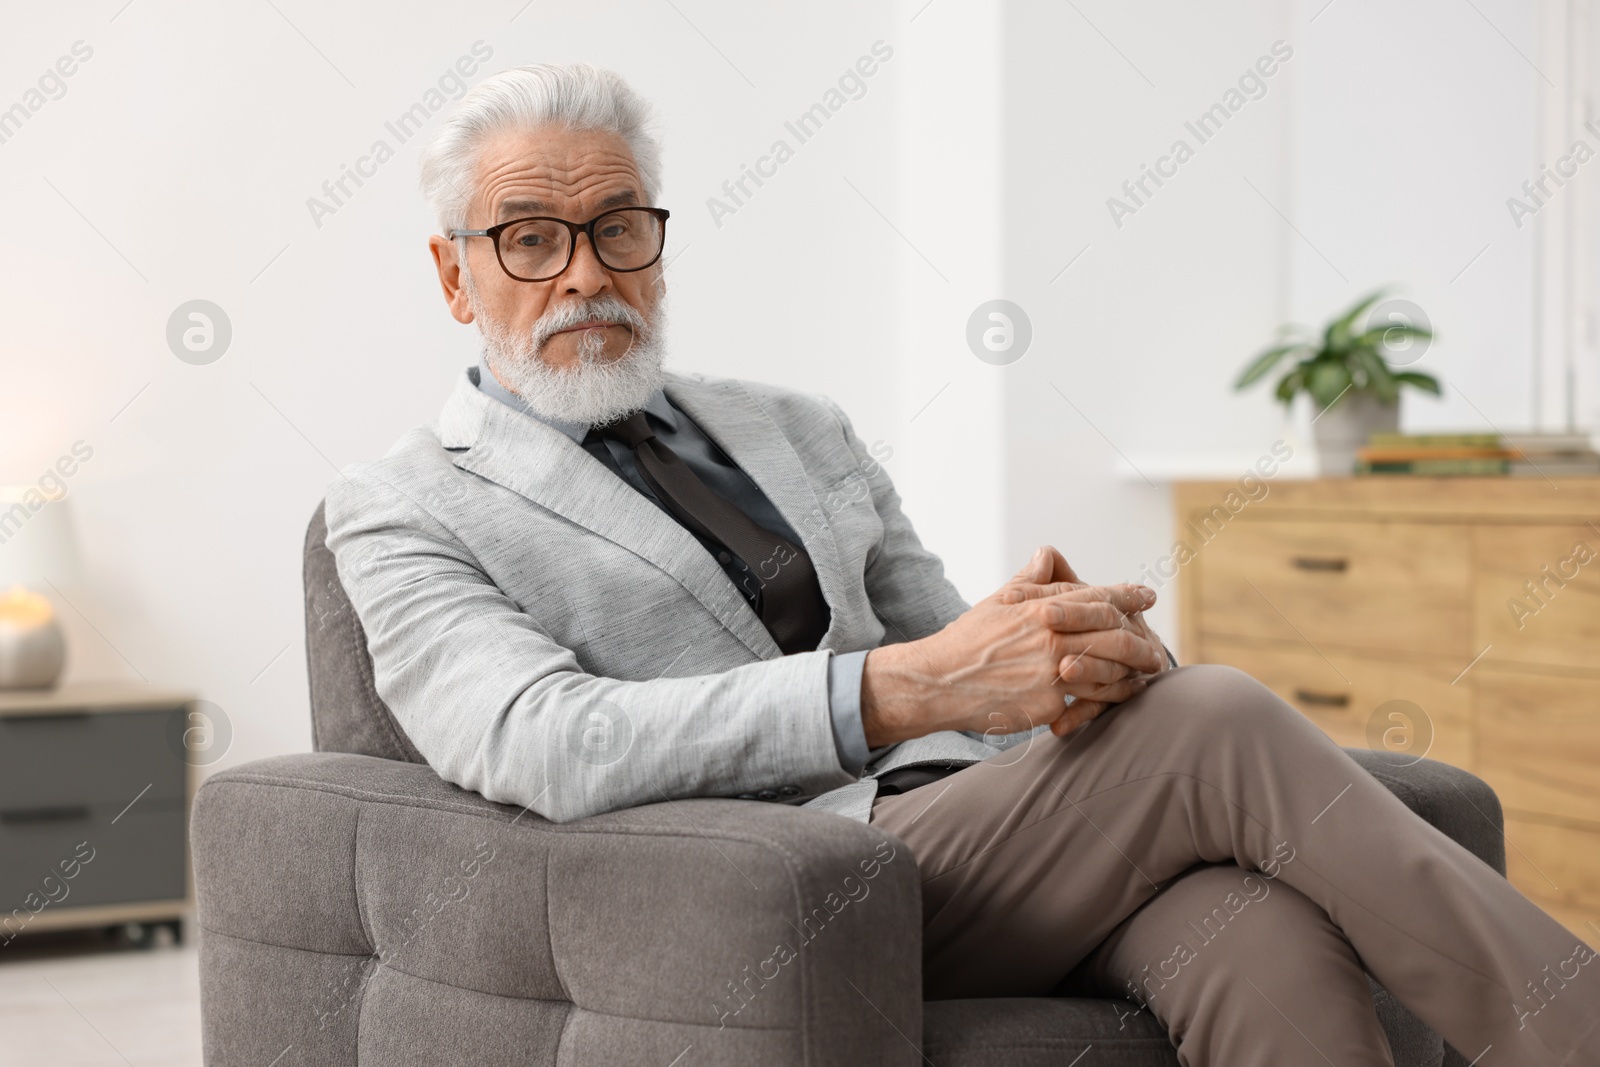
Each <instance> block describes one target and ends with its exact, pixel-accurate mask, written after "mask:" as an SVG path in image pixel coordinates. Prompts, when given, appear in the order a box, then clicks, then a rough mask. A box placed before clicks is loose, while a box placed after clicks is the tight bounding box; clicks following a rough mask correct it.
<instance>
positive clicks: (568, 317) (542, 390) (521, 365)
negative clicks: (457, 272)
mask: <svg viewBox="0 0 1600 1067" xmlns="http://www.w3.org/2000/svg"><path fill="white" fill-rule="evenodd" d="M464 277H465V279H466V280H465V288H466V293H467V302H468V304H469V306H471V308H472V310H473V314H474V316H475V318H476V320H477V322H478V329H479V330H480V331H481V332H482V334H483V340H484V361H485V362H487V363H488V364H489V369H490V370H492V371H493V372H494V374H495V376H496V377H497V378H499V379H500V382H501V384H503V385H504V386H505V387H506V388H507V389H510V390H511V391H512V392H513V393H516V394H517V395H518V396H519V397H521V398H522V401H523V403H525V404H527V405H528V407H529V408H531V409H532V410H533V411H535V412H537V413H538V414H540V415H543V416H545V417H546V418H552V419H561V420H564V421H567V422H576V423H588V424H590V425H600V424H603V423H607V422H612V421H614V420H616V419H620V418H622V417H623V416H625V415H630V414H632V413H633V412H635V411H638V410H639V409H641V408H643V407H644V405H645V403H646V402H647V401H648V400H649V399H650V395H651V394H652V393H654V392H655V391H656V390H657V389H659V388H661V383H662V380H663V378H664V375H663V373H662V365H663V364H664V363H665V361H666V345H665V343H664V341H663V336H662V335H663V332H664V327H665V325H666V298H665V297H664V296H663V297H662V298H661V300H660V301H658V302H657V304H656V306H655V309H654V311H653V313H652V314H651V316H650V319H649V320H648V321H647V320H646V319H645V317H644V316H643V315H641V314H640V313H639V311H638V310H637V309H635V308H634V307H633V306H632V305H631V304H628V303H627V302H625V301H623V300H622V299H620V298H619V297H616V296H601V297H596V298H595V299H593V300H580V301H575V302H569V303H562V304H559V305H557V306H556V307H554V308H552V309H551V310H550V311H547V312H546V313H545V314H544V315H543V316H542V317H541V318H540V319H539V321H537V322H535V323H534V324H533V326H532V327H531V328H530V329H529V330H528V331H527V332H526V333H520V334H519V333H516V332H514V331H512V330H511V329H510V328H508V327H506V326H505V325H504V324H502V323H499V322H496V321H493V320H492V319H490V318H488V317H487V316H486V315H484V314H483V311H482V309H481V308H480V307H479V304H478V294H477V291H476V289H475V287H474V285H473V283H472V278H471V275H470V274H465V272H464ZM591 319H606V320H610V321H612V322H622V323H626V324H627V325H628V326H629V327H630V328H631V329H632V331H633V342H632V344H631V345H630V346H629V348H628V351H627V352H626V353H624V354H623V355H622V356H620V357H618V358H617V359H614V360H607V359H604V358H603V357H602V356H601V353H602V352H603V351H604V345H605V338H604V337H603V336H602V335H601V334H600V333H598V332H594V333H590V332H587V331H586V332H585V333H584V336H583V339H582V340H581V341H580V342H579V343H578V363H577V366H574V367H571V368H561V367H552V366H550V365H549V364H548V363H546V362H545V361H544V360H543V359H542V358H540V355H539V352H540V350H541V349H542V348H543V347H544V345H545V342H546V341H548V340H549V339H550V338H551V337H552V336H554V334H555V333H556V332H557V331H559V330H563V329H566V328H567V327H570V326H576V325H578V324H579V323H583V322H588V321H589V320H591Z"/></svg>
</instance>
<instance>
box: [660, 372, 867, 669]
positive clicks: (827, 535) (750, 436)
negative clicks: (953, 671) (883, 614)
mask: <svg viewBox="0 0 1600 1067" xmlns="http://www.w3.org/2000/svg"><path fill="white" fill-rule="evenodd" d="M663 391H664V392H665V393H666V394H667V396H668V397H669V398H670V399H671V400H672V402H673V403H674V404H676V405H677V406H678V407H680V408H682V409H683V411H684V412H685V413H686V414H688V416H689V417H690V418H691V419H693V420H694V421H695V425H697V426H699V427H700V429H701V430H702V431H703V432H704V433H705V435H706V436H707V437H710V438H711V439H712V440H713V441H715V442H716V443H717V446H718V447H719V448H721V449H722V450H723V451H724V452H726V453H727V454H728V456H729V457H730V458H731V459H732V460H733V461H734V462H735V463H737V464H738V465H739V466H740V467H741V468H742V469H743V470H744V472H745V473H746V474H748V475H749V476H750V478H751V480H752V481H754V482H755V483H756V485H758V486H760V487H761V491H762V492H764V493H766V494H767V498H768V499H769V500H771V501H772V504H773V506H774V507H776V508H777V509H778V513H779V514H781V515H782V516H783V517H784V518H785V519H786V520H788V523H789V525H790V526H792V527H794V530H795V532H796V533H797V534H799V535H800V541H801V543H802V545H803V546H804V547H805V550H806V554H807V555H809V556H810V557H811V565H812V567H814V568H815V569H816V572H817V581H818V583H819V584H820V585H821V586H822V598H823V600H825V601H827V603H828V609H829V615H830V619H829V623H828V632H827V633H825V634H824V635H823V637H822V645H823V647H827V648H840V647H855V646H854V645H853V644H845V643H843V642H849V641H853V640H855V635H853V634H850V633H847V632H846V627H847V624H848V623H849V621H850V616H849V613H848V612H847V611H846V610H845V608H846V603H847V601H848V595H847V593H846V586H845V581H844V576H843V573H842V566H841V564H840V562H839V546H838V543H837V542H836V541H835V540H834V537H833V529H832V526H831V525H830V524H829V523H827V522H818V521H816V517H817V516H819V515H821V514H822V502H821V501H820V500H818V499H817V494H816V491H815V489H813V488H812V485H811V479H810V478H809V477H808V476H807V474H806V469H805V465H804V464H803V463H802V462H801V460H800V456H799V454H798V453H796V452H795V450H794V446H793V445H791V444H790V443H789V439H788V438H787V437H785V436H784V434H783V430H782V429H780V428H779V426H778V424H777V423H776V422H775V421H774V420H773V418H772V416H770V415H768V414H767V412H766V410H765V409H764V408H762V406H761V404H760V402H759V401H758V400H756V398H755V397H753V396H751V395H750V392H749V390H747V389H745V387H744V386H743V385H741V384H740V383H739V382H738V381H736V380H734V379H731V378H723V379H720V380H718V381H714V382H707V381H705V379H703V378H701V377H699V376H693V377H691V376H688V375H679V374H669V375H668V376H667V380H666V382H665V384H664V386H663ZM754 614H755V613H754V612H751V615H752V617H753V616H754ZM758 621H759V620H758ZM869 636H870V635H866V634H863V635H861V637H862V639H866V638H868V637H869Z"/></svg>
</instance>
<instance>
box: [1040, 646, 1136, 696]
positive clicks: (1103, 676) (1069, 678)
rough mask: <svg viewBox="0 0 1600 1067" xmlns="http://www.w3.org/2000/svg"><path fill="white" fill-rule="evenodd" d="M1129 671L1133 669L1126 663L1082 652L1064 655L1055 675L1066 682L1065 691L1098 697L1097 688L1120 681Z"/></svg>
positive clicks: (1074, 694) (1077, 694)
mask: <svg viewBox="0 0 1600 1067" xmlns="http://www.w3.org/2000/svg"><path fill="white" fill-rule="evenodd" d="M1091 647H1092V646H1091ZM1131 673H1133V669H1132V668H1131V667H1129V666H1127V665H1126V664H1122V663H1118V662H1116V661H1115V660H1109V659H1102V658H1101V657H1099V656H1095V655H1091V654H1090V653H1088V652H1082V653H1077V654H1074V655H1070V656H1066V657H1064V658H1063V659H1062V660H1061V663H1060V665H1059V667H1058V669H1057V673H1056V677H1057V678H1058V679H1060V680H1061V681H1062V682H1064V683H1066V685H1067V692H1069V693H1071V694H1072V695H1073V696H1075V697H1094V698H1095V699H1099V693H1098V690H1100V689H1102V688H1104V687H1105V686H1108V685H1111V684H1113V683H1115V682H1120V681H1122V680H1123V679H1124V678H1126V677H1128V675H1129V674H1131Z"/></svg>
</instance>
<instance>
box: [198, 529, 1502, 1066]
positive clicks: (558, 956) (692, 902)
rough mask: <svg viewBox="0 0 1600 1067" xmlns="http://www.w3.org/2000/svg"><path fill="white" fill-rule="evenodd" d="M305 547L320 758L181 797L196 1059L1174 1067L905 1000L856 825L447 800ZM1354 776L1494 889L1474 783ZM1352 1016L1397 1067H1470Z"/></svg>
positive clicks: (312, 550)
mask: <svg viewBox="0 0 1600 1067" xmlns="http://www.w3.org/2000/svg"><path fill="white" fill-rule="evenodd" d="M325 532H326V531H325V527H324V525H323V518H322V510H321V509H320V508H319V509H318V511H317V514H316V515H315V516H314V517H313V519H312V522H311V526H310V529H309V530H308V533H307V538H306V546H305V585H306V635H307V636H306V649H307V655H308V660H309V667H310V678H311V710H312V720H313V726H314V736H315V743H316V747H317V749H318V751H317V752H315V753H310V754H305V755H294V756H280V757H277V758H274V759H265V760H258V761H256V762H254V763H249V764H246V765H244V766H241V767H237V768H234V769H232V770H228V771H224V772H221V773H218V774H216V775H213V776H212V777H211V778H210V779H209V780H208V781H207V782H206V783H205V785H204V786H203V787H202V788H201V789H200V792H199V795H198V798H197V799H196V802H195V810H194V817H193V842H192V843H193V850H194V871H195V881H196V887H197V891H198V895H199V927H200V977H201V1007H202V1013H203V1024H204V1036H205V1051H206V1062H207V1063H208V1064H210V1065H212V1067H269V1065H272V1067H310V1065H330V1067H332V1065H338V1067H353V1065H356V1064H373V1065H383V1067H405V1065H411V1064H416V1065H424V1064H426V1065H430V1067H431V1065H435V1064H458V1065H471V1064H495V1065H503V1064H529V1065H535V1064H537V1065H541V1067H546V1065H548V1067H580V1065H587V1064H606V1065H612V1064H653V1065H657V1067H691V1065H697V1067H703V1065H708V1064H716V1065H728V1067H747V1065H750V1064H772V1065H776V1064H793V1065H797V1067H798V1065H801V1064H805V1065H809V1067H846V1065H850V1067H856V1065H859V1064H896V1065H905V1067H912V1065H914V1064H920V1063H924V1062H927V1063H931V1064H933V1065H934V1067H963V1065H972V1067H977V1065H982V1067H1045V1065H1053V1067H1065V1065H1067V1064H1070V1063H1073V1062H1075V1058H1076V1057H1077V1056H1078V1055H1079V1054H1080V1053H1082V1052H1083V1050H1084V1049H1085V1047H1086V1046H1089V1045H1091V1044H1092V1045H1093V1046H1094V1048H1095V1055H1094V1058H1093V1062H1094V1063H1095V1064H1097V1065H1099V1067H1114V1065H1115V1067H1146V1065H1148V1067H1171V1065H1174V1064H1176V1063H1177V1059H1176V1057H1175V1055H1174V1054H1173V1050H1172V1047H1171V1045H1170V1044H1169V1042H1168V1040H1167V1038H1166V1035H1165V1033H1164V1032H1163V1031H1162V1030H1161V1028H1160V1026H1159V1025H1158V1024H1156V1023H1154V1021H1153V1020H1152V1019H1151V1018H1150V1017H1149V1015H1148V1013H1142V1014H1139V1015H1136V1016H1131V1017H1127V1018H1126V1019H1125V1020H1124V1017H1125V1016H1126V1015H1127V1013H1126V1011H1125V1010H1120V1009H1119V1005H1118V1004H1117V1003H1114V1002H1111V1001H1101V1000H1081V999H1070V998H1063V997H1033V998H1016V999H993V1000H956V1001H929V1002H926V1003H924V1002H923V1000H922V965H921V915H922V910H921V903H920V884H919V882H918V879H917V871H916V864H915V862H914V860H913V859H912V857H911V856H910V854H909V852H908V851H907V849H906V847H905V846H904V845H903V844H902V843H900V842H899V841H897V840H896V839H894V838H893V837H892V836H890V835H888V834H887V833H885V832H884V831H882V830H879V829H877V828H875V827H872V826H866V825H862V824H860V823H857V822H854V821H852V820H848V819H843V818H840V817H838V816H834V815H829V814H825V813H819V812H812V811H806V810H803V809H799V808H793V807H787V806H784V805H779V804H763V803H757V802H751V801H741V800H713V799H701V800H690V801H677V802H669V803H662V804H656V805H649V806H646V807H641V808H636V809H633V810H629V811H622V812H616V813H613V814H609V815H601V816H596V817H594V818H589V819H583V820H580V821H577V822H573V823H567V824H562V825H556V824H552V823H549V822H546V821H545V820H543V819H541V818H539V817H538V816H536V815H534V814H532V813H531V812H524V811H519V810H518V809H517V808H515V807H511V806H507V805H503V804H495V803H491V802H489V801H487V800H485V799H484V798H483V797H481V796H479V795H477V794H475V793H470V792H467V791H465V790H462V789H459V788H457V787H455V786H453V785H450V784H447V783H446V782H444V781H442V780H441V779H440V778H439V777H438V776H437V775H435V774H434V773H433V771H432V770H431V769H429V767H428V766H427V765H426V764H425V763H424V762H423V761H422V759H421V757H420V756H419V754H418V753H417V751H416V749H415V748H414V747H413V746H412V745H411V743H410V741H409V740H408V739H407V737H406V736H405V733H404V732H403V731H402V730H401V729H400V726H399V724H398V723H397V722H396V721H395V719H394V717H393V716H392V715H391V714H390V713H389V711H388V709H387V708H385V707H384V705H383V702H382V701H381V700H379V698H378V696H377V693H376V692H375V690H374V688H373V676H372V664H371V661H370V659H369V658H368V654H367V649H366V639H365V635H364V634H363V632H362V628H361V623H360V621H359V620H358V619H357V617H356V615H355V612H354V611H353V610H352V609H351V606H350V603H349V601H348V599H347V598H346V597H345V595H344V591H343V589H342V587H341V586H340V584H339V579H338V575H337V573H336V572H335V569H334V566H333V559H332V556H331V554H330V553H329V552H328V550H327V548H326V547H325V545H324V543H323V539H324V534H325ZM1352 754H1353V755H1355V756H1356V758H1357V759H1358V760H1359V761H1360V762H1361V763H1362V764H1363V765H1364V766H1366V767H1367V768H1368V769H1369V770H1370V771H1371V772H1372V773H1373V774H1374V775H1376V776H1377V777H1378V778H1379V779H1380V780H1381V781H1383V782H1384V784H1385V785H1387V786H1389V787H1390V788H1391V789H1393V790H1394V792H1395V793H1396V794H1397V795H1399V796H1400V798H1401V799H1402V800H1404V801H1405V803H1406V804H1407V805H1408V806H1410V807H1411V808H1412V809H1413V810H1415V811H1417V812H1418V813H1420V814H1421V815H1422V816H1423V817H1425V818H1427V819H1428V820H1429V821H1430V822H1432V823H1433V824H1434V825H1436V826H1438V827H1439V828H1440V829H1441V830H1443V831H1444V832H1446V833H1448V834H1449V835H1450V836H1451V837H1453V838H1455V839H1456V840H1457V841H1460V842H1461V843H1462V844H1464V845H1465V846H1466V847H1468V848H1469V849H1471V850H1472V851H1473V852H1474V853H1476V854H1477V855H1478V856H1479V857H1481V858H1482V859H1483V860H1484V862H1485V863H1488V864H1490V865H1491V866H1493V867H1495V869H1497V870H1499V871H1501V872H1502V873H1503V872H1504V870H1505V854H1504V845H1503V838H1502V832H1501V824H1500V805H1499V802H1498V801H1497V800H1496V798H1495V795H1494V793H1493V792H1492V791H1491V790H1490V789H1489V788H1488V787H1487V786H1486V785H1485V784H1484V783H1483V782H1481V781H1480V780H1478V779H1477V778H1475V777H1473V776H1472V775H1470V774H1467V773H1466V772H1464V771H1460V770H1457V769H1454V768H1451V767H1447V766H1445V765H1442V764H1438V763H1433V762H1430V761H1423V762H1421V763H1418V764H1416V765H1415V766H1409V767H1400V766H1395V765H1393V764H1392V762H1390V761H1387V760H1386V759H1385V757H1384V756H1383V755H1381V754H1374V753H1369V752H1360V751H1356V752H1353V753H1352ZM869 872H870V873H869ZM847 887H853V888H847ZM886 935H887V936H886ZM868 945H870V946H871V948H870V950H868V949H866V948H864V947H863V946H868ZM785 950H787V951H785ZM1374 995H1375V996H1376V997H1377V1001H1378V1006H1379V1011H1380V1014H1381V1016H1382V1018H1383V1020H1384V1025H1385V1027H1386V1029H1387V1031H1388V1033H1389V1038H1390V1042H1391V1044H1392V1045H1393V1047H1394V1050H1395V1054H1396V1062H1397V1063H1398V1064H1400V1065H1402V1067H1418V1065H1423V1064H1427V1065H1430V1067H1431V1065H1437V1064H1440V1063H1441V1062H1443V1063H1446V1064H1452V1065H1457V1067H1462V1065H1464V1064H1465V1062H1466V1061H1465V1060H1463V1059H1461V1058H1459V1057H1457V1056H1455V1055H1454V1053H1450V1052H1448V1050H1445V1049H1443V1048H1442V1047H1441V1044H1440V1041H1439V1039H1438V1037H1437V1036H1435V1035H1434V1034H1432V1033H1431V1032H1430V1031H1429V1030H1427V1029H1426V1028H1425V1027H1423V1026H1422V1025H1421V1024H1420V1023H1419V1022H1418V1021H1417V1020H1416V1019H1414V1018H1413V1017H1411V1016H1410V1015H1409V1014H1408V1013H1407V1012H1406V1011H1405V1010H1404V1009H1403V1008H1402V1007H1400V1005H1399V1004H1397V1003H1396V1002H1394V1001H1393V1000H1392V999H1390V998H1389V997H1388V996H1387V995H1386V994H1384V993H1383V992H1382V991H1381V990H1377V989H1375V994H1374ZM1447 1053H1448V1054H1447ZM1442 1057H1443V1059H1442Z"/></svg>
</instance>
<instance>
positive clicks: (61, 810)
mask: <svg viewBox="0 0 1600 1067" xmlns="http://www.w3.org/2000/svg"><path fill="white" fill-rule="evenodd" d="M88 817H89V809H88V808H87V807H85V806H83V805H82V804H73V805H61V806H58V807H53V808H14V809H12V810H11V811H0V823H5V824H6V825H8V826H10V825H15V824H18V823H35V822H79V821H81V820H83V819H87V818H88Z"/></svg>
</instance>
